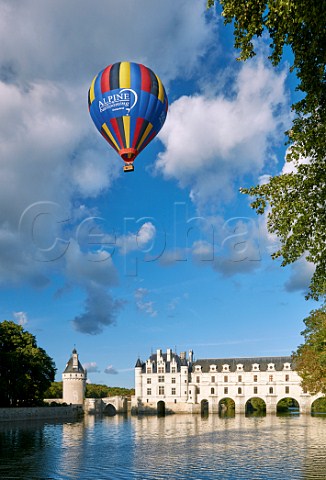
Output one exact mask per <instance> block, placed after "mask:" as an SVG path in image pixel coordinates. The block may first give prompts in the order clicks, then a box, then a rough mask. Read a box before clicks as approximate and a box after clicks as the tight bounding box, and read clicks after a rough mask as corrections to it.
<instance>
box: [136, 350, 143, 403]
mask: <svg viewBox="0 0 326 480" xmlns="http://www.w3.org/2000/svg"><path fill="white" fill-rule="evenodd" d="M142 369H143V365H142V362H141V361H140V359H139V358H138V360H137V362H136V365H135V398H136V400H137V399H138V398H140V399H141V398H142V395H143V389H142Z"/></svg>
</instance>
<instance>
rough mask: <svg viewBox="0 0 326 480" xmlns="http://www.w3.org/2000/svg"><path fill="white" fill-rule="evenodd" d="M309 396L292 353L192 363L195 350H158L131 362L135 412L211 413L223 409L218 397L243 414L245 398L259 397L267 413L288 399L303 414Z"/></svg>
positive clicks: (317, 396) (306, 409)
mask: <svg viewBox="0 0 326 480" xmlns="http://www.w3.org/2000/svg"><path fill="white" fill-rule="evenodd" d="M321 396H322V395H321V394H320V395H315V396H311V395H310V394H308V393H307V392H305V391H304V390H303V389H302V387H301V378H300V377H299V375H298V373H297V372H296V371H295V369H294V366H293V364H292V360H291V357H263V358H222V359H221V358H212V359H198V360H196V361H194V357H193V351H192V350H190V351H189V353H188V357H187V356H186V352H182V353H180V355H177V354H176V353H173V352H172V350H171V349H169V348H168V349H167V352H166V353H162V350H161V349H158V350H157V352H156V353H155V354H152V355H151V356H150V357H149V358H148V359H147V361H146V362H142V361H141V360H140V359H138V360H137V363H136V365H135V397H134V399H133V409H134V411H137V412H138V413H141V412H144V413H145V412H150V411H158V410H159V409H160V408H162V407H163V409H164V410H165V409H166V410H167V411H171V412H176V413H177V412H179V413H181V412H182V413H200V412H201V411H203V409H204V408H208V411H209V412H210V413H218V412H219V411H220V410H221V403H220V402H221V400H223V399H226V398H230V399H232V400H233V401H234V403H235V412H236V413H245V411H246V407H247V405H248V403H247V402H248V401H250V399H252V398H260V399H262V400H263V401H264V402H265V404H266V412H267V413H275V412H276V409H277V403H278V402H279V401H280V400H282V399H284V398H292V399H294V400H296V401H297V402H298V404H299V408H300V412H301V413H310V411H311V405H312V403H313V402H314V401H315V400H316V399H317V398H319V397H321Z"/></svg>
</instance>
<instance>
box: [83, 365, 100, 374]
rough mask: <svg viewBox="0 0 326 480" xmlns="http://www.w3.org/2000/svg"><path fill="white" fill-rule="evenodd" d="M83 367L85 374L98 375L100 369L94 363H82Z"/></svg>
mask: <svg viewBox="0 0 326 480" xmlns="http://www.w3.org/2000/svg"><path fill="white" fill-rule="evenodd" d="M83 367H84V368H85V369H86V370H87V373H99V372H100V369H99V368H98V366H97V363H96V362H88V363H83Z"/></svg>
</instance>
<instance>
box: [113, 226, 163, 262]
mask: <svg viewBox="0 0 326 480" xmlns="http://www.w3.org/2000/svg"><path fill="white" fill-rule="evenodd" d="M155 235H156V228H155V226H154V225H153V224H152V223H151V222H145V223H143V224H142V226H141V227H140V229H139V230H138V232H137V233H128V235H122V236H120V237H119V238H117V239H116V245H117V246H118V247H119V251H120V253H121V255H127V254H128V253H130V252H132V251H137V250H141V251H144V249H145V251H146V246H147V245H148V244H149V243H150V246H151V245H152V241H153V240H154V239H155ZM150 246H149V247H148V248H149V249H150Z"/></svg>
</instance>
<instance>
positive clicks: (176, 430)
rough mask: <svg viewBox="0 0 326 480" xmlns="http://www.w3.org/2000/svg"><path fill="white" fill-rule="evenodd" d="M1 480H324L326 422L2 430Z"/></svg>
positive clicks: (124, 420)
mask: <svg viewBox="0 0 326 480" xmlns="http://www.w3.org/2000/svg"><path fill="white" fill-rule="evenodd" d="M0 478H1V480H7V479H8V480H9V479H10V480H22V479H24V480H93V479H94V480H119V479H123V480H136V479H137V480H161V479H162V480H163V479H169V480H181V479H184V480H201V479H203V480H204V479H205V480H206V479H207V480H208V479H209V480H214V479H218V480H237V479H239V480H241V479H245V480H274V479H277V480H288V479H291V480H294V479H295V480H297V479H302V480H319V479H320V480H321V479H322V480H325V479H326V415H324V416H322V415H320V416H316V417H313V416H310V415H300V416H299V415H292V416H274V415H267V416H265V417H245V416H244V415H236V416H235V417H233V418H220V417H219V416H218V415H209V416H208V417H206V418H203V417H201V416H200V415H171V416H166V417H162V418H159V417H156V416H148V417H146V416H145V417H134V416H132V417H130V416H128V417H124V416H118V415H117V416H115V417H103V418H100V417H94V416H85V417H84V419H83V420H81V421H78V422H74V423H54V422H51V423H47V422H28V423H27V422H25V423H23V422H16V423H14V424H13V423H12V424H10V425H8V424H6V423H0Z"/></svg>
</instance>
